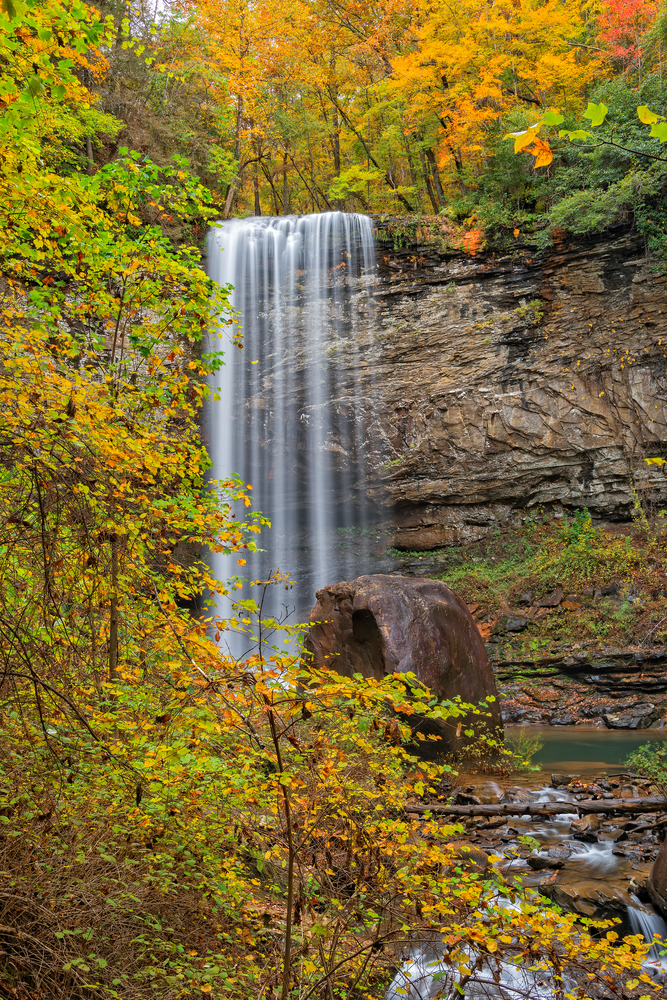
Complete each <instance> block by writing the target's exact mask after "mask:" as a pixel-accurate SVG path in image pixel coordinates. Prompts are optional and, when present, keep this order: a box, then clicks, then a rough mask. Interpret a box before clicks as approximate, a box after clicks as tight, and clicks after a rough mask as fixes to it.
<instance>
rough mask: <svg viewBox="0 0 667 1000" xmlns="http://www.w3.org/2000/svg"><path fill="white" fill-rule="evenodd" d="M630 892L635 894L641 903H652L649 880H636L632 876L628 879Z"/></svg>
mask: <svg viewBox="0 0 667 1000" xmlns="http://www.w3.org/2000/svg"><path fill="white" fill-rule="evenodd" d="M628 892H632V893H634V895H635V896H636V897H637V899H638V900H639V901H640V902H641V903H650V902H651V897H650V895H649V891H648V878H643V879H636V878H634V876H630V878H629V879H628Z"/></svg>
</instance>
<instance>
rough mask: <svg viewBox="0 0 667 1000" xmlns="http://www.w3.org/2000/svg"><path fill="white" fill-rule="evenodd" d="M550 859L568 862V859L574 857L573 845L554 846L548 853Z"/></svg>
mask: <svg viewBox="0 0 667 1000" xmlns="http://www.w3.org/2000/svg"><path fill="white" fill-rule="evenodd" d="M547 853H548V855H549V857H550V858H552V859H553V860H554V861H566V860H567V858H569V857H571V856H572V845H571V844H556V845H555V846H554V845H552V846H551V847H550V848H549V850H548V851H547Z"/></svg>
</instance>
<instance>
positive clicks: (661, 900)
mask: <svg viewBox="0 0 667 1000" xmlns="http://www.w3.org/2000/svg"><path fill="white" fill-rule="evenodd" d="M647 889H648V894H649V896H650V897H651V902H652V903H653V905H654V906H657V908H658V909H659V910H660V912H661V913H662V914H663V915H664V916H665V917H667V840H664V841H663V843H662V847H661V848H660V851H659V853H658V856H657V858H656V859H655V861H654V862H653V867H652V868H651V873H650V875H649V877H648V882H647Z"/></svg>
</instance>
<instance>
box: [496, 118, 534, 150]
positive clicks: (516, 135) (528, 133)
mask: <svg viewBox="0 0 667 1000" xmlns="http://www.w3.org/2000/svg"><path fill="white" fill-rule="evenodd" d="M541 128H542V122H538V123H537V125H531V126H530V128H527V129H526V130H525V131H524V132H510V133H509V134H508V135H506V136H504V138H505V139H514V152H515V153H520V152H521V150H522V149H525V148H526V146H530V144H531V143H532V142H534V140H535V139H536V137H537V133H538V132H539V131H540V129H541Z"/></svg>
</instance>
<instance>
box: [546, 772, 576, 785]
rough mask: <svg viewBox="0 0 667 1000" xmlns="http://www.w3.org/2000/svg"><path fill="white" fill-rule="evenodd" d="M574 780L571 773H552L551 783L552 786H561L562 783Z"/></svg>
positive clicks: (567, 783)
mask: <svg viewBox="0 0 667 1000" xmlns="http://www.w3.org/2000/svg"><path fill="white" fill-rule="evenodd" d="M572 781H574V775H573V774H552V775H551V784H552V786H553V788H562V787H563V786H564V785H569V784H570V782H572Z"/></svg>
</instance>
